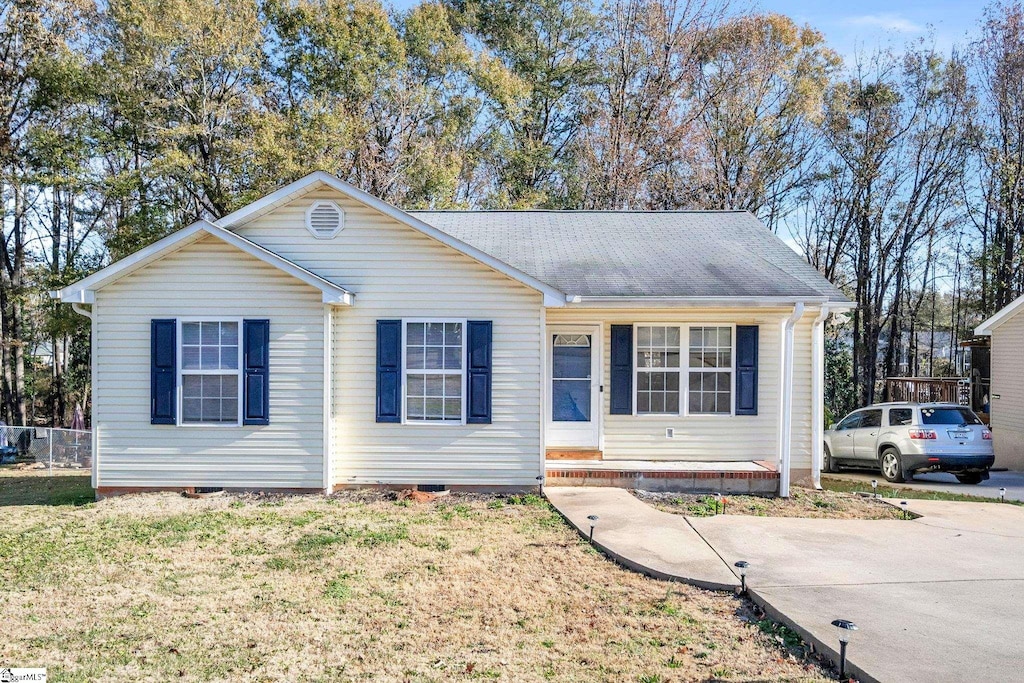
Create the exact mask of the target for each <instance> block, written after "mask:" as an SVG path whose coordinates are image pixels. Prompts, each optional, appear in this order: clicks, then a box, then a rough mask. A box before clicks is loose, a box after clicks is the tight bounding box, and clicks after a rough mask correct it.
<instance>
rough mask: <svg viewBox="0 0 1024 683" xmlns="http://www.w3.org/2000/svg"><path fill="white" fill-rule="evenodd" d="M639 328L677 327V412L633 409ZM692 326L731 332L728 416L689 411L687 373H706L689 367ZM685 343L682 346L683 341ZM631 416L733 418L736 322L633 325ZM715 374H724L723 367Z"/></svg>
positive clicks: (636, 381) (637, 369)
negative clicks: (650, 411)
mask: <svg viewBox="0 0 1024 683" xmlns="http://www.w3.org/2000/svg"><path fill="white" fill-rule="evenodd" d="M640 327H678V328H679V353H680V358H679V368H678V370H679V412H677V413H640V412H638V411H637V409H636V404H637V400H636V399H637V393H638V392H639V388H640V385H639V383H638V378H637V374H638V373H639V372H641V370H640V369H639V367H640V364H639V363H638V362H637V351H638V349H639V344H638V339H639V338H640V335H639V334H638V333H637V328H640ZM692 327H728V328H730V329H731V330H732V353H731V354H730V356H731V359H732V365H731V366H730V367H729V369H728V372H731V373H732V376H731V381H730V383H729V384H730V387H729V398H730V405H729V412H728V413H691V412H690V371H691V370H707V368H691V367H690V328H692ZM684 341H685V342H686V343H685V344H684V343H683V342H684ZM632 347H633V358H632V364H633V417H639V418H641V419H647V418H655V419H657V418H665V417H709V418H723V417H735V416H736V323H723V322H718V323H716V322H692V323H685V324H684V323H676V322H639V323H633V344H632ZM683 357H685V358H686V365H683ZM668 369H669V370H675V369H676V368H668ZM658 370H664V368H658ZM716 371H717V372H726V369H725V368H720V369H718V370H716Z"/></svg>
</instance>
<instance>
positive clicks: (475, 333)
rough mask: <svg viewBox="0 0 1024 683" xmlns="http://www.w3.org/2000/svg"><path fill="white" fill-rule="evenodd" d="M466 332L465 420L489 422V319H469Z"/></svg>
mask: <svg viewBox="0 0 1024 683" xmlns="http://www.w3.org/2000/svg"><path fill="white" fill-rule="evenodd" d="M466 326H467V327H468V328H469V329H468V330H467V334H466V340H467V343H468V344H469V346H468V347H467V354H466V357H467V358H468V359H469V368H468V375H467V380H468V385H469V390H468V396H467V399H468V400H467V401H466V405H467V414H466V422H468V423H469V424H491V321H490V320H470V321H469V322H467V323H466Z"/></svg>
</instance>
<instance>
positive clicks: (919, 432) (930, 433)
mask: <svg viewBox="0 0 1024 683" xmlns="http://www.w3.org/2000/svg"><path fill="white" fill-rule="evenodd" d="M910 438H911V439H926V440H931V439H937V438H939V435H938V434H936V433H935V431H934V430H931V429H911V430H910Z"/></svg>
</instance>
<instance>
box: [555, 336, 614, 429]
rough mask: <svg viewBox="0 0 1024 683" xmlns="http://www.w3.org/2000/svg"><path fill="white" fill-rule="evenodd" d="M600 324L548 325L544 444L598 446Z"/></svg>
mask: <svg viewBox="0 0 1024 683" xmlns="http://www.w3.org/2000/svg"><path fill="white" fill-rule="evenodd" d="M600 338H601V337H600V328H596V327H595V328H589V327H574V328H555V329H549V334H548V367H550V368H551V383H550V386H549V393H548V415H547V418H548V420H547V422H548V423H547V427H546V434H547V445H548V446H549V447H550V446H556V447H560V448H581V449H596V448H598V441H599V431H598V429H599V428H598V421H599V420H600V416H601V404H600V400H601V398H600V397H601V394H600V379H599V374H600V363H599V355H600V354H599V344H600Z"/></svg>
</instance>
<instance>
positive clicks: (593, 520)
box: [587, 515, 599, 543]
mask: <svg viewBox="0 0 1024 683" xmlns="http://www.w3.org/2000/svg"><path fill="white" fill-rule="evenodd" d="M587 519H589V520H590V542H591V543H593V542H594V527H596V526H597V520H598V519H599V518H598V516H597V515H587Z"/></svg>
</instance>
